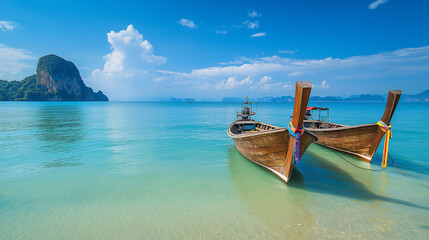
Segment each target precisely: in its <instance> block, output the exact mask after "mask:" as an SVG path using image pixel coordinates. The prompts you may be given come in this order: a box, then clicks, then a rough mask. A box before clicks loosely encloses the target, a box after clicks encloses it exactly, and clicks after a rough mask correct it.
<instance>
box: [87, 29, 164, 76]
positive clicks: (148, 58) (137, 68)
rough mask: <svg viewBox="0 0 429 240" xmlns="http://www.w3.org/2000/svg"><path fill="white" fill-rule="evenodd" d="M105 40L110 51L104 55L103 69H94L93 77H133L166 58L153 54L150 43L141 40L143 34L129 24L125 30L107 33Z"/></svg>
mask: <svg viewBox="0 0 429 240" xmlns="http://www.w3.org/2000/svg"><path fill="white" fill-rule="evenodd" d="M107 41H108V42H109V44H110V47H111V49H112V52H111V53H109V54H107V55H106V56H104V60H105V63H104V67H103V69H96V70H94V71H93V73H92V74H93V77H98V76H101V77H103V78H118V77H121V78H124V77H125V78H127V77H134V76H135V75H136V74H139V73H145V71H147V69H148V68H150V67H152V66H154V65H160V64H163V63H165V61H166V60H167V58H165V57H161V56H155V55H154V54H153V46H152V44H150V43H149V41H147V40H143V35H142V34H140V33H139V32H138V31H137V29H135V28H134V26H133V25H131V24H130V25H129V26H128V27H127V29H125V30H121V31H119V32H115V31H111V32H109V33H107Z"/></svg>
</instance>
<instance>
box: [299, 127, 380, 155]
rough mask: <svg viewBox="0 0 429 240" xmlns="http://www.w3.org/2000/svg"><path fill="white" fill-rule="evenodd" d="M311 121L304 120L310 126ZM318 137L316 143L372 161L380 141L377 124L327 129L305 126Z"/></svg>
mask: <svg viewBox="0 0 429 240" xmlns="http://www.w3.org/2000/svg"><path fill="white" fill-rule="evenodd" d="M309 123H311V121H304V126H308V125H309ZM305 129H306V130H307V131H309V132H311V133H313V134H314V135H316V136H317V137H318V140H317V141H315V142H314V143H316V144H319V145H322V146H324V147H328V148H331V149H334V150H338V151H342V152H346V153H348V154H352V155H354V156H357V157H359V158H361V159H362V160H365V161H368V162H370V161H371V159H372V157H373V156H374V153H375V151H376V150H377V147H378V145H379V144H380V141H376V136H377V133H378V130H379V126H378V125H377V124H375V123H374V124H364V125H357V126H344V127H338V128H327V129H311V128H305Z"/></svg>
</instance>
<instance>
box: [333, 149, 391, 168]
mask: <svg viewBox="0 0 429 240" xmlns="http://www.w3.org/2000/svg"><path fill="white" fill-rule="evenodd" d="M328 149H329V148H328ZM329 150H331V151H332V152H333V153H335V154H337V156H338V157H340V158H341V159H343V160H344V161H346V162H347V163H349V164H350V165H352V166H355V167H357V168H360V169H363V170H367V171H373V172H374V171H381V170H383V169H382V168H380V169H372V168H364V167H361V166H358V165H356V164H354V163H352V162H350V161H348V160H347V159H345V158H344V157H343V156H341V155H340V154H339V153H337V152H336V151H334V150H332V149H329Z"/></svg>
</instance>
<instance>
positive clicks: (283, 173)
mask: <svg viewBox="0 0 429 240" xmlns="http://www.w3.org/2000/svg"><path fill="white" fill-rule="evenodd" d="M310 91H311V82H297V83H296V90H295V105H294V106H295V107H294V111H293V117H292V121H291V124H292V125H293V126H296V129H298V130H299V129H302V132H301V134H300V135H295V136H298V137H297V139H299V145H300V146H299V156H302V155H303V154H304V153H305V151H306V150H307V148H308V146H309V145H310V144H311V143H312V142H313V141H314V140H316V139H317V137H316V136H315V135H313V134H311V133H309V132H307V131H304V130H303V128H302V126H303V121H304V115H305V112H306V108H307V104H308V99H309V97H310ZM252 109H253V107H252V103H249V102H248V101H247V100H246V102H245V103H244V104H242V107H241V111H240V112H237V118H240V119H238V120H236V121H234V122H233V123H231V125H230V126H229V127H228V130H227V132H228V135H229V136H230V137H231V138H232V139H233V140H234V143H235V146H236V147H237V150H238V151H239V152H240V153H241V154H242V155H243V156H244V157H246V158H247V159H249V160H250V161H252V162H254V163H256V164H258V165H260V166H262V167H264V168H266V169H268V170H269V171H271V172H272V173H274V174H275V175H277V176H278V177H279V178H280V179H282V180H283V181H284V182H286V183H287V182H288V181H289V179H290V175H291V173H292V170H293V167H294V165H295V162H294V161H295V158H294V157H296V155H294V154H296V153H297V152H294V147H295V149H297V148H296V143H297V142H296V141H295V137H294V136H293V135H292V133H291V132H289V131H288V129H287V128H285V127H283V128H282V127H277V126H273V125H270V124H266V123H263V122H258V121H255V120H252V119H250V116H253V115H254V114H255V112H253V111H252ZM299 156H298V159H297V160H298V161H299Z"/></svg>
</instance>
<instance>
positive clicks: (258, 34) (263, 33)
mask: <svg viewBox="0 0 429 240" xmlns="http://www.w3.org/2000/svg"><path fill="white" fill-rule="evenodd" d="M266 35H267V33H266V32H260V33H255V34H252V35H250V37H264V36H266Z"/></svg>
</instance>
